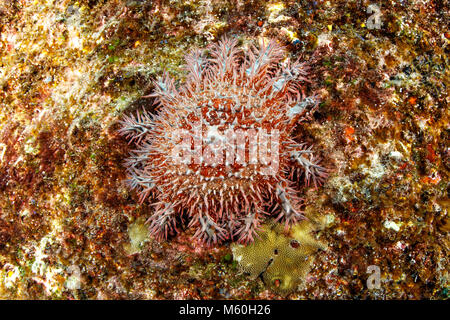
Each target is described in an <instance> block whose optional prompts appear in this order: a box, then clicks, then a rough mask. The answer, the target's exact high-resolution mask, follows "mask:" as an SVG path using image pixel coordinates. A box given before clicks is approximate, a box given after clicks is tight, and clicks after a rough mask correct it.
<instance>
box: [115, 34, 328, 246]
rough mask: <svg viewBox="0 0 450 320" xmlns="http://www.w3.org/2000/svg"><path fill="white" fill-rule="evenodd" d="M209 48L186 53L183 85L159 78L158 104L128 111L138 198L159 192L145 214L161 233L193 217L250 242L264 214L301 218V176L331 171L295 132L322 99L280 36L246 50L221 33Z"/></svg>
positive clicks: (130, 166)
mask: <svg viewBox="0 0 450 320" xmlns="http://www.w3.org/2000/svg"><path fill="white" fill-rule="evenodd" d="M208 51H209V52H207V53H206V54H205V53H204V52H202V51H200V50H194V51H192V52H191V53H190V54H188V55H187V56H186V69H187V71H188V75H187V78H186V81H185V83H184V84H182V85H181V86H179V88H177V87H176V86H175V83H174V80H173V79H171V78H170V77H169V76H168V75H167V74H165V75H164V76H163V77H162V78H160V79H158V80H157V81H155V83H154V86H155V89H154V91H153V93H152V94H151V95H150V96H151V97H155V98H156V101H157V102H158V103H159V107H158V109H157V112H156V114H150V113H149V112H147V111H145V110H144V111H143V112H141V113H139V112H138V113H137V115H136V116H135V117H134V116H127V117H125V118H124V120H123V121H122V124H123V127H122V128H121V129H120V132H121V133H122V134H124V135H126V136H127V138H128V139H129V140H130V143H131V142H133V143H135V144H136V146H137V149H136V150H134V151H133V152H132V154H131V156H130V157H129V158H128V160H127V161H126V167H127V170H128V173H129V180H128V182H129V184H130V186H131V187H132V188H136V189H138V191H139V193H140V201H141V202H142V201H144V200H145V199H146V198H147V197H148V196H149V195H150V194H152V195H153V196H154V198H155V199H156V203H155V204H154V205H155V206H156V208H155V211H154V212H153V214H152V215H151V217H150V218H149V220H148V223H149V228H150V231H151V233H152V234H153V236H155V237H156V238H157V239H163V238H167V237H168V236H169V235H172V234H175V233H177V232H178V231H179V228H178V226H179V224H180V221H181V220H182V219H180V218H182V217H187V218H188V219H189V220H190V223H189V226H190V227H193V228H196V232H195V236H194V237H195V238H198V239H200V240H202V241H203V242H205V243H207V244H212V243H217V242H220V241H224V240H227V239H231V240H237V241H238V242H240V243H247V242H251V241H253V239H254V237H255V235H256V231H257V230H258V227H259V226H260V223H261V220H262V217H263V216H264V215H274V216H275V217H276V219H277V220H281V221H284V222H285V224H286V226H287V227H288V226H290V225H291V224H293V223H295V222H297V221H298V220H300V219H302V218H304V216H303V212H302V211H301V205H302V202H303V200H302V199H300V198H299V197H298V196H297V191H296V186H298V185H299V184H298V181H292V180H293V178H294V177H303V180H304V184H305V185H309V184H310V182H312V183H313V184H314V185H315V186H317V185H319V184H321V183H322V182H323V181H324V179H325V178H326V176H327V170H326V169H324V168H323V167H321V166H320V165H319V164H318V163H319V159H318V158H317V157H315V156H314V155H313V153H312V150H311V147H307V146H306V145H305V144H304V143H301V142H298V141H295V140H294V138H293V137H291V135H292V132H293V129H294V128H295V126H296V125H297V124H299V123H301V122H302V121H303V120H306V119H308V118H310V115H311V113H312V111H313V110H314V109H315V108H316V107H317V104H318V99H317V98H316V97H315V96H310V97H306V96H305V94H304V85H305V83H306V82H309V79H308V66H307V64H306V63H305V62H299V61H297V62H294V63H291V62H290V61H289V59H285V52H284V49H283V47H281V46H280V45H278V44H277V43H276V42H275V41H270V42H269V43H268V44H265V45H264V44H263V45H261V46H260V48H259V49H258V48H256V47H255V46H251V47H250V48H249V49H248V50H247V51H246V52H245V53H244V52H243V51H242V50H240V49H239V48H238V47H237V41H236V40H230V39H223V40H222V41H220V42H219V43H218V44H215V45H212V46H210V48H209V50H208ZM283 60H284V61H283Z"/></svg>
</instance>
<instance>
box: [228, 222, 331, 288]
mask: <svg viewBox="0 0 450 320" xmlns="http://www.w3.org/2000/svg"><path fill="white" fill-rule="evenodd" d="M318 229H319V228H318V227H317V225H316V224H315V223H313V222H312V221H311V220H303V221H301V222H300V223H298V224H296V225H295V226H293V227H292V228H290V230H288V231H287V230H285V228H284V225H281V224H278V223H271V224H267V225H264V226H263V227H262V229H261V230H260V232H259V233H258V236H259V237H258V238H257V239H256V240H255V242H254V243H252V244H251V245H247V246H244V245H239V244H233V245H232V251H233V256H234V260H235V261H236V262H237V263H238V266H239V268H240V269H241V271H243V272H244V273H249V274H250V277H252V278H254V279H256V278H258V277H261V278H262V280H263V281H264V284H265V285H266V286H267V287H268V288H270V289H271V290H273V291H274V292H276V293H278V294H281V295H287V294H289V293H291V292H293V291H295V290H296V289H298V288H299V287H302V286H304V284H305V279H306V276H307V275H308V272H309V270H310V269H311V267H312V262H313V261H314V257H315V255H316V253H317V252H318V251H320V250H325V249H326V246H325V245H324V244H323V243H321V242H320V241H318V240H316V239H315V237H314V235H313V232H314V231H316V230H318Z"/></svg>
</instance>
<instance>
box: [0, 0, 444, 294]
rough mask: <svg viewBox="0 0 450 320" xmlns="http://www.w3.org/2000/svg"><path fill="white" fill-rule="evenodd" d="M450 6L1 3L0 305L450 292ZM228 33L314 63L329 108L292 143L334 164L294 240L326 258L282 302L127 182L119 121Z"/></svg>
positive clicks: (228, 249) (227, 248)
mask: <svg viewBox="0 0 450 320" xmlns="http://www.w3.org/2000/svg"><path fill="white" fill-rule="evenodd" d="M448 14H449V5H448V3H446V2H445V1H437V0H436V1H373V2H370V1H262V0H261V1H259V0H255V1H231V0H230V1H225V0H217V1H203V0H200V1H164V0H159V1H140V0H136V1H132V0H129V1H127V0H113V1H98V2H97V1H69V0H63V1H52V0H33V1H31V0H17V1H14V0H11V1H2V2H1V3H0V298H3V299H187V298H190V299H211V298H214V299H281V298H288V299H364V298H371V299H420V298H428V299H446V298H448V297H449V295H450V294H449V245H450V244H449V240H450V238H449V231H450V220H449V217H448V208H449V200H448V199H449V191H450V188H449V183H448V176H449V170H450V150H449V141H450V139H449V138H450V128H449V121H448V119H449V108H448V103H449V97H448V85H449V70H448V65H449V61H448V57H449V41H450V33H449V31H448V28H447V27H448ZM223 36H227V37H233V38H237V39H238V40H239V42H240V44H241V45H242V46H244V47H245V45H247V44H249V43H251V42H253V41H258V39H262V38H266V39H276V40H277V41H278V42H279V43H280V44H282V45H284V46H285V47H286V50H287V52H288V54H289V55H290V56H291V58H292V59H296V58H299V57H302V58H304V59H314V61H315V63H314V65H313V67H312V70H311V72H312V74H314V76H315V79H314V80H315V81H314V84H313V86H314V88H313V89H315V90H317V92H320V97H321V103H320V105H319V107H318V108H317V110H316V111H315V113H314V114H313V119H312V120H311V121H308V122H305V123H304V124H303V126H302V128H301V130H299V132H298V135H299V136H301V138H302V140H303V141H306V142H308V143H309V144H314V145H315V146H316V147H317V150H321V152H322V154H321V157H322V159H323V162H324V164H325V165H326V166H327V168H330V169H331V172H330V176H329V177H328V180H327V181H326V182H325V184H324V185H323V186H321V187H320V188H318V189H305V190H303V191H301V194H300V195H301V196H302V197H303V198H305V199H306V216H307V217H308V218H309V219H310V220H311V221H314V222H315V223H316V224H317V225H318V226H319V227H317V228H314V229H313V230H309V229H308V230H309V231H311V232H310V233H309V234H308V235H305V234H304V233H302V232H299V233H298V234H299V235H302V236H297V237H296V238H295V239H299V240H298V241H301V240H302V239H311V240H308V241H310V243H316V241H317V243H320V244H321V246H322V245H323V250H319V252H317V253H316V255H315V259H314V261H313V262H312V261H311V262H312V263H311V265H310V268H308V273H307V274H306V275H304V277H305V279H304V280H305V281H303V283H302V285H301V286H298V288H295V290H290V291H289V293H288V295H286V294H279V291H277V290H276V288H274V285H275V286H276V285H279V286H282V285H283V283H280V282H279V281H278V282H277V280H278V279H275V280H274V282H273V283H267V280H265V278H267V273H266V276H264V275H260V276H257V275H248V274H246V273H245V272H243V271H245V270H242V268H240V267H239V262H240V261H247V260H245V259H244V260H242V259H243V258H242V257H241V260H240V261H237V259H236V255H235V256H234V257H233V252H232V247H233V244H231V243H224V244H221V245H216V246H213V247H207V246H205V245H203V244H202V243H199V242H195V241H194V242H192V241H191V240H190V238H191V236H192V235H193V234H192V231H190V230H185V231H184V232H181V233H180V234H178V235H177V236H175V237H173V238H170V239H168V240H167V241H155V240H153V238H152V237H150V236H149V235H148V229H147V227H146V226H145V224H144V223H145V220H146V218H148V216H149V213H150V212H152V210H153V207H152V206H151V205H150V204H148V203H147V204H146V203H144V204H139V201H138V198H139V197H138V195H137V194H136V193H135V192H133V191H131V190H130V189H129V188H128V187H127V186H126V184H125V183H124V180H125V176H126V172H125V168H124V165H123V163H124V160H125V159H126V157H127V156H128V152H129V146H128V145H127V141H126V140H125V139H124V138H123V137H121V136H120V135H119V134H118V129H119V128H120V124H119V121H120V120H121V119H122V118H123V116H124V115H126V114H129V113H130V112H134V111H135V110H138V109H142V108H146V109H148V110H151V108H152V104H153V101H152V100H151V99H148V98H142V97H143V96H145V95H147V94H148V93H150V92H151V90H152V87H151V80H152V79H154V78H156V77H157V76H160V75H161V74H162V73H163V72H164V71H167V72H168V73H169V74H170V75H171V76H172V77H173V78H174V79H177V80H178V81H182V80H183V78H184V76H185V75H186V73H185V70H183V68H182V65H183V57H184V54H185V53H186V52H188V51H189V50H190V49H192V48H194V47H199V48H204V47H206V46H207V45H209V44H211V43H215V42H217V41H218V40H219V39H220V38H221V37H223ZM262 238H263V239H270V237H269V236H267V237H265V236H263V237H262ZM274 239H277V240H276V241H278V242H276V243H283V244H286V246H287V244H288V243H289V245H290V247H291V249H292V248H294V249H295V248H297V242H295V241H297V240H295V239H294V240H295V241H294V242H292V241H293V240H291V242H289V241H288V242H286V241H287V240H286V241H285V240H283V239H281V240H280V238H279V237H278V236H277V237H274ZM272 244H273V243H272ZM256 247H257V246H256ZM266 251H267V250H261V252H260V253H259V252H252V254H251V255H249V257H254V258H252V259H253V260H255V262H258V260H257V259H259V257H261V260H262V261H266V260H267V256H264V255H270V254H273V252H270V253H267V252H266ZM303 256H304V255H303ZM282 257H283V255H279V256H277V259H278V260H277V264H278V265H282V266H283V268H282V269H283V270H286V269H287V271H283V272H284V273H283V275H282V277H280V279H284V278H283V277H286V275H288V274H289V271H288V270H289V268H286V267H285V266H286V265H287V264H285V263H283V262H282V261H279V259H281V258H282ZM264 259H266V260H264ZM273 266H274V265H272V269H273V268H274V267H273ZM252 270H253V269H252ZM267 270H269V268H266V271H267ZM302 270H306V269H302ZM373 270H379V272H380V277H379V280H380V281H379V283H377V281H375V284H376V285H375V287H374V286H370V285H368V280H370V278H371V277H372V276H373V275H374V274H373V273H372V271H373ZM274 272H275V271H273V270H272V271H271V273H270V275H273V274H274ZM302 272H303V271H302ZM250 273H251V272H250ZM293 274H295V273H293ZM372 279H373V278H372ZM294 283H295V284H297V281H294Z"/></svg>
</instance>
